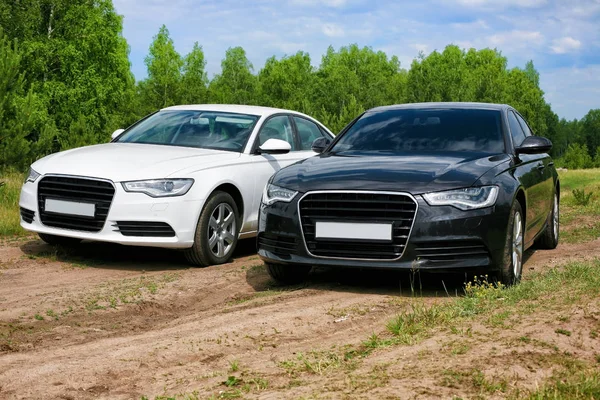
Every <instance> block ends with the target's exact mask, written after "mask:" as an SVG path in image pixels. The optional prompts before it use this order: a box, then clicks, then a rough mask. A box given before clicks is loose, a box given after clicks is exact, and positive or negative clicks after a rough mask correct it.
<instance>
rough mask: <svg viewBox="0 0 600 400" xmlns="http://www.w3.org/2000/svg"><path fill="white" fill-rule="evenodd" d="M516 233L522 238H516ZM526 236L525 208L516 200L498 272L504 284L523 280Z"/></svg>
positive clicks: (513, 283)
mask: <svg viewBox="0 0 600 400" xmlns="http://www.w3.org/2000/svg"><path fill="white" fill-rule="evenodd" d="M515 235H516V236H519V235H520V239H518V238H517V239H516V240H515ZM524 237H525V219H524V218H523V209H522V207H521V204H520V203H519V202H518V201H515V202H514V204H513V205H512V207H511V209H510V216H509V218H508V226H507V229H506V241H505V243H504V253H503V255H502V260H501V262H500V266H499V267H500V268H499V272H498V278H499V280H500V282H502V284H504V285H507V286H511V285H515V284H517V283H519V281H520V280H521V275H522V273H523V248H524V247H523V246H524V240H523V239H524Z"/></svg>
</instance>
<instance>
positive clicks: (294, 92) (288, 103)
mask: <svg viewBox="0 0 600 400" xmlns="http://www.w3.org/2000/svg"><path fill="white" fill-rule="evenodd" d="M314 79H315V74H314V71H313V67H312V65H311V64H310V56H309V55H308V53H304V52H302V51H299V52H297V53H296V54H294V55H292V56H287V57H282V58H281V59H280V60H277V59H276V58H275V57H271V58H269V59H267V61H266V63H265V66H264V67H263V68H262V69H261V70H260V72H259V74H258V99H259V102H260V104H262V105H265V106H270V107H281V108H289V109H293V110H297V111H301V112H305V113H309V114H310V113H312V112H313V109H312V108H313V107H312V104H311V102H310V101H305V100H307V99H309V98H310V95H311V90H312V86H313V85H314Z"/></svg>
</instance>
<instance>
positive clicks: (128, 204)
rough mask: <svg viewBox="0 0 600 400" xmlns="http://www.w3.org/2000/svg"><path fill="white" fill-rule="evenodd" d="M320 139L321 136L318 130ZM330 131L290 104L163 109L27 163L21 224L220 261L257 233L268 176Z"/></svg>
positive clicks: (62, 236) (196, 260) (59, 236)
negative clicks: (99, 139)
mask: <svg viewBox="0 0 600 400" xmlns="http://www.w3.org/2000/svg"><path fill="white" fill-rule="evenodd" d="M321 138H322V139H321ZM316 139H321V140H319V141H318V142H317V145H318V144H320V145H321V146H323V145H324V144H326V143H328V142H329V141H331V140H332V139H333V134H332V133H331V132H330V131H329V130H328V129H327V128H326V127H325V126H323V125H322V124H321V123H319V122H318V121H316V120H315V119H313V118H311V117H309V116H307V115H304V114H301V113H298V112H294V111H288V110H281V109H274V108H265V107H253V106H237V105H188V106H175V107H168V108H165V109H162V110H160V111H158V112H156V113H154V114H152V115H150V116H148V117H146V118H144V119H142V120H140V121H138V122H136V123H135V124H134V125H132V126H131V127H129V128H128V129H127V130H122V129H119V130H117V131H115V133H113V140H112V141H111V142H110V143H106V144H99V145H94V146H87V147H81V148H77V149H72V150H67V151H63V152H60V153H56V154H51V155H49V156H47V157H44V158H42V159H40V160H38V161H36V162H35V163H33V164H32V165H31V170H30V173H29V176H28V178H27V180H26V181H25V183H24V184H23V188H22V190H21V198H20V201H19V206H20V209H21V210H20V211H21V226H22V227H23V228H25V229H27V230H30V231H33V232H37V233H38V234H39V236H40V237H41V238H42V239H43V240H44V241H46V242H47V243H50V244H65V243H66V244H72V243H77V242H79V241H81V240H84V239H87V240H96V241H105V242H114V243H121V244H125V245H136V246H154V247H165V248H176V249H185V251H184V253H185V255H186V258H187V259H188V260H189V261H190V262H192V263H193V264H195V265H200V266H207V265H214V264H221V263H224V262H227V261H228V260H229V259H230V258H231V256H232V253H233V250H234V249H235V246H236V243H237V241H238V238H247V237H252V236H255V235H256V230H257V218H258V209H259V205H260V201H261V197H262V193H263V190H264V188H265V185H266V183H267V181H268V179H269V178H270V177H271V175H273V173H275V172H276V171H278V170H279V169H280V168H283V167H285V166H287V165H290V164H292V163H294V162H296V161H299V160H303V159H305V158H308V157H311V156H313V155H315V154H316V153H315V152H313V151H312V144H313V142H314V141H315V140H316Z"/></svg>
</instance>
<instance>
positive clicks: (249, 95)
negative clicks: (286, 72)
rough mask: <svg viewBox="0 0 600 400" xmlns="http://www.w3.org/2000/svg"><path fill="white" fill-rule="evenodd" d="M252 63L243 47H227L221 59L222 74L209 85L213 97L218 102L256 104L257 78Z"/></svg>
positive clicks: (216, 76)
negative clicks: (253, 72)
mask: <svg viewBox="0 0 600 400" xmlns="http://www.w3.org/2000/svg"><path fill="white" fill-rule="evenodd" d="M252 70H253V66H252V63H251V62H250V61H249V60H248V58H247V57H246V52H245V51H244V49H243V48H241V47H233V48H229V49H227V52H226V53H225V58H224V59H223V61H221V74H220V75H215V77H214V78H213V80H212V81H211V82H210V85H209V93H210V97H211V99H212V100H213V101H214V102H216V103H229V104H256V102H257V101H256V100H257V99H256V86H257V78H256V76H254V75H253V74H252Z"/></svg>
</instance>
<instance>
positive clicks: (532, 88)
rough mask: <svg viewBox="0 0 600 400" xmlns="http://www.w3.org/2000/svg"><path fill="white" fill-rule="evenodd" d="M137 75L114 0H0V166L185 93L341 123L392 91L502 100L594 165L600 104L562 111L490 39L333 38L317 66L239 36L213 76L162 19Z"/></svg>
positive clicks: (599, 151) (179, 99)
mask: <svg viewBox="0 0 600 400" xmlns="http://www.w3.org/2000/svg"><path fill="white" fill-rule="evenodd" d="M145 63H146V66H147V71H148V75H147V78H146V79H144V80H142V81H138V82H136V81H135V79H134V77H133V75H132V73H131V70H130V63H129V59H128V45H127V42H126V41H125V39H124V38H123V36H122V17H121V16H119V15H118V14H117V13H116V12H115V10H114V7H113V5H112V1H111V0H95V1H93V2H90V1H88V0H29V1H26V2H20V1H18V2H16V1H13V0H0V168H6V167H13V168H24V167H26V166H27V165H28V164H29V163H30V162H31V161H33V160H35V159H36V158H39V157H41V156H43V155H44V154H48V153H50V152H54V151H58V150H62V149H67V148H71V147H75V146H81V145H86V144H93V143H101V142H106V141H108V139H109V137H110V136H109V135H110V133H111V132H112V131H113V130H114V129H116V128H120V127H125V126H127V125H129V124H130V123H133V122H134V121H135V120H137V119H138V118H140V117H142V116H144V115H147V114H148V113H150V112H153V111H155V110H157V109H159V108H162V107H166V106H169V105H173V104H184V103H235V104H257V105H265V106H273V107H281V108H288V109H294V110H298V111H302V112H305V113H307V114H310V115H313V116H315V117H316V118H318V119H319V120H321V121H322V122H323V123H324V124H326V125H327V126H328V127H329V128H330V129H331V130H332V131H334V132H338V131H339V130H341V129H342V128H343V126H344V125H345V124H347V123H348V122H349V121H350V120H352V119H353V118H354V117H355V116H357V115H358V114H359V113H361V112H362V111H364V110H365V109H368V108H371V107H375V106H380V105H386V104H395V103H406V102H425V101H481V102H494V103H508V104H511V105H512V106H514V107H515V108H517V109H518V110H519V111H520V112H521V113H522V114H523V115H524V116H525V117H526V118H527V119H528V121H529V122H530V123H531V125H532V128H533V130H534V131H535V133H536V134H539V135H542V136H546V137H548V138H550V139H551V140H552V141H553V143H554V148H553V150H552V152H553V155H554V156H555V157H559V158H561V160H563V164H564V165H566V166H567V167H570V168H583V167H590V166H593V165H596V164H597V165H598V166H600V147H599V146H600V110H591V111H590V112H589V113H588V114H587V115H586V116H585V117H584V118H583V119H582V120H581V121H576V120H575V121H565V120H564V119H563V120H559V118H558V116H557V115H556V114H555V113H554V112H553V111H552V109H551V106H550V104H548V103H547V102H546V101H545V99H544V93H543V91H542V90H541V89H540V87H539V74H538V72H537V71H536V69H535V67H534V65H533V63H532V62H529V63H527V64H526V65H525V66H524V68H512V69H509V68H508V67H507V60H506V58H505V57H504V56H502V54H501V53H500V52H499V51H497V50H491V49H483V50H475V49H470V50H468V51H464V50H461V49H460V48H458V47H457V46H454V45H449V46H447V47H446V48H445V49H444V50H443V51H442V52H433V53H431V54H429V55H428V56H424V55H423V54H420V55H419V56H418V57H417V58H416V59H415V60H414V61H413V63H412V65H411V66H410V69H409V70H408V71H407V70H406V69H403V68H401V66H400V62H399V61H398V59H397V57H395V56H393V57H388V56H387V55H386V54H385V53H383V52H381V51H374V50H373V49H371V48H369V47H363V48H360V47H358V46H357V45H350V46H347V47H342V48H340V49H337V50H336V49H333V48H332V47H330V48H329V49H328V50H327V53H326V54H325V55H323V57H322V59H321V62H320V65H319V67H318V68H315V67H313V66H312V63H311V58H310V56H309V55H308V54H307V53H305V52H298V53H296V54H294V55H289V56H285V57H282V58H276V57H271V58H269V59H268V60H267V61H266V62H265V65H264V66H262V68H260V69H258V70H256V69H255V68H254V66H253V65H252V64H251V63H250V61H249V60H248V58H247V56H246V52H245V51H244V49H242V48H241V47H233V48H230V49H228V50H227V51H226V53H225V57H224V58H223V60H222V62H221V71H220V73H219V74H217V75H215V76H214V77H212V79H209V77H208V75H207V73H206V60H205V56H204V53H203V50H202V46H201V45H200V44H198V43H196V44H194V46H193V48H192V50H191V51H190V53H189V54H187V55H185V56H183V55H181V54H179V53H178V52H177V51H176V50H175V46H174V43H173V40H172V39H171V37H170V36H169V31H168V30H167V28H166V27H165V26H163V27H162V28H160V30H159V32H158V33H157V35H156V36H155V37H154V40H153V42H152V44H151V46H150V49H149V53H148V56H147V57H146V59H145Z"/></svg>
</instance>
